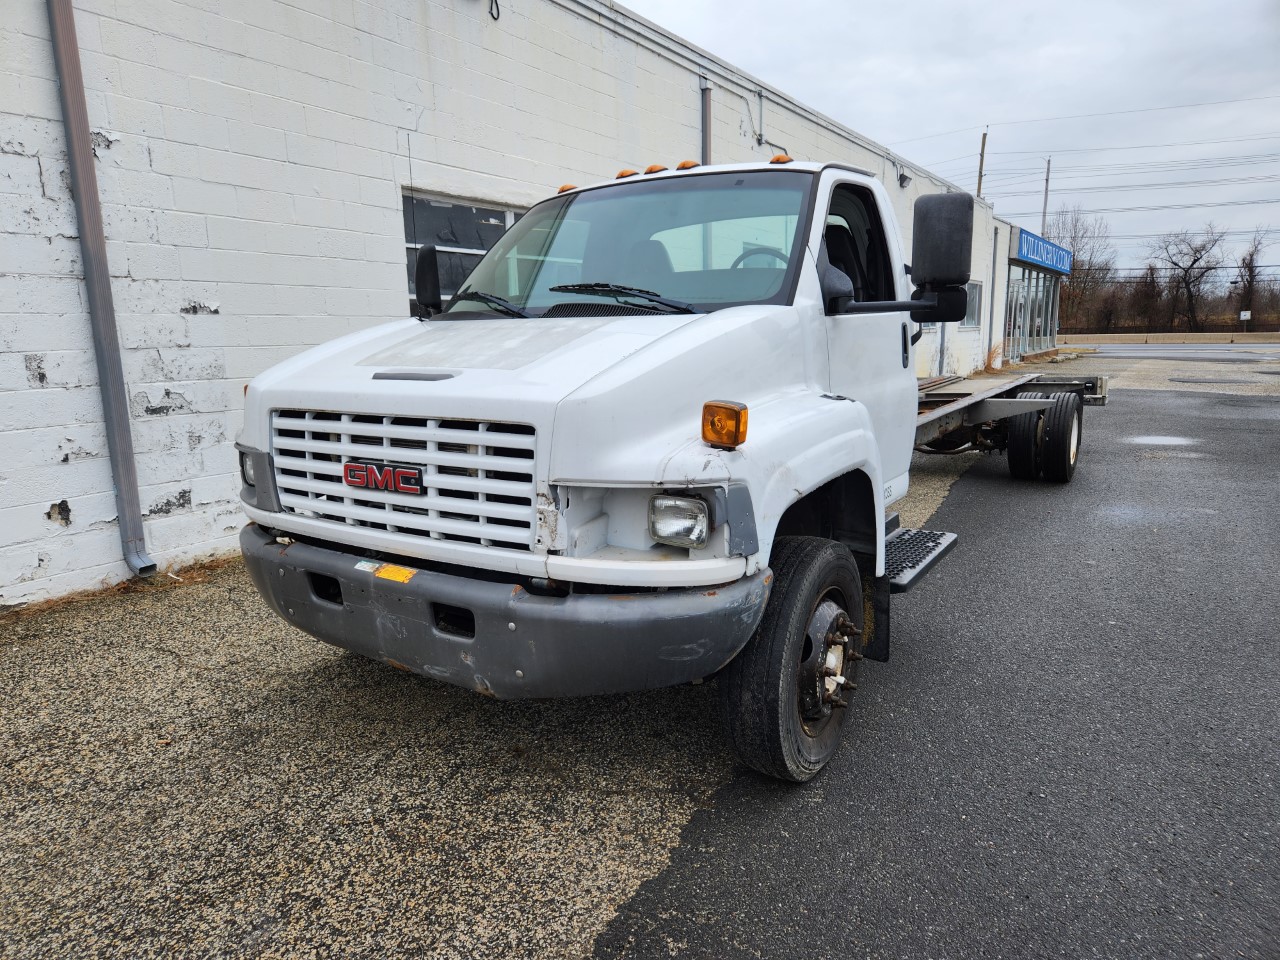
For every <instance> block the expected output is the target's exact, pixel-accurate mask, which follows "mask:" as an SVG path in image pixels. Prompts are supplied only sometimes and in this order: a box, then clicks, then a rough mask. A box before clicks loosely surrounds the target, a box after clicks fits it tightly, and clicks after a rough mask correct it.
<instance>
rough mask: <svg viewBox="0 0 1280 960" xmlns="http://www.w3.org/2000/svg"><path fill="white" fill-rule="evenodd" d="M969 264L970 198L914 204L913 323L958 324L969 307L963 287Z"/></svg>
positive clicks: (941, 196) (950, 196) (942, 197)
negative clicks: (916, 306)
mask: <svg viewBox="0 0 1280 960" xmlns="http://www.w3.org/2000/svg"><path fill="white" fill-rule="evenodd" d="M972 264H973V197H972V196H970V195H969V194H967V193H935V194H931V195H930V196H927V197H921V198H920V199H919V200H917V201H916V209H915V220H914V229H913V230H912V238H911V282H912V283H914V284H915V286H916V290H915V292H914V293H913V294H912V295H911V299H912V300H913V301H920V302H921V303H922V305H923V304H929V306H927V307H924V309H921V310H912V311H911V319H912V320H914V321H916V322H917V323H959V322H960V321H961V320H963V319H964V317H965V313H966V312H967V310H968V307H969V298H968V294H967V293H966V292H965V289H964V285H965V284H966V283H968V282H969V269H970V267H971V266H972Z"/></svg>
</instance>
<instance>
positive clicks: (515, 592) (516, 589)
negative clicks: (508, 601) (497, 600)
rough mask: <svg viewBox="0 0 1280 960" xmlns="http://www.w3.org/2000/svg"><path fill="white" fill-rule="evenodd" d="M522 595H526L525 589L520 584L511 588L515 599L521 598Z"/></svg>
mask: <svg viewBox="0 0 1280 960" xmlns="http://www.w3.org/2000/svg"><path fill="white" fill-rule="evenodd" d="M522 593H524V587H522V586H520V584H518V583H517V584H516V585H515V586H514V587H512V588H511V595H512V596H513V597H516V596H519V595H520V594H522Z"/></svg>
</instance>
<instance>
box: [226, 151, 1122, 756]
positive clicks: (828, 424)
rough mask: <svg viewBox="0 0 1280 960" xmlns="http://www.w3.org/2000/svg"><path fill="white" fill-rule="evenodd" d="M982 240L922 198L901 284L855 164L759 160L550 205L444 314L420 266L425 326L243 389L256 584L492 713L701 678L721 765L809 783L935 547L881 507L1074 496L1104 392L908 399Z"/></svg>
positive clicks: (245, 538) (669, 174)
mask: <svg viewBox="0 0 1280 960" xmlns="http://www.w3.org/2000/svg"><path fill="white" fill-rule="evenodd" d="M972 221H973V200H972V198H971V197H970V196H968V195H967V194H963V193H951V194H938V195H934V196H929V197H924V198H921V199H920V200H919V201H918V202H917V204H916V208H915V219H914V233H913V250H912V256H911V258H910V266H908V258H907V257H906V255H905V251H904V250H903V249H902V248H901V246H900V242H899V233H898V229H897V226H896V224H895V221H894V217H893V213H892V210H891V207H890V204H889V202H888V197H887V196H886V194H885V191H884V188H883V187H882V186H881V184H880V183H879V182H878V181H877V180H876V179H875V178H874V177H873V176H872V175H871V174H869V173H867V172H865V171H862V170H857V169H853V168H851V167H847V166H842V165H839V164H817V163H799V162H792V161H791V160H790V159H789V158H786V157H777V158H775V160H774V161H773V162H771V163H754V164H744V165H733V166H715V167H713V166H699V165H697V164H694V163H690V162H686V163H684V164H681V166H680V168H679V169H677V170H667V169H665V168H660V167H653V168H650V169H649V170H648V171H646V172H645V173H643V174H641V173H636V172H633V171H623V173H622V174H620V175H619V177H618V179H616V180H614V181H610V182H608V183H605V184H602V185H599V186H594V187H589V188H584V189H577V188H570V187H566V188H564V189H562V190H561V192H560V193H559V194H558V195H556V196H554V197H552V198H551V199H548V200H546V201H544V202H542V203H540V204H538V205H536V206H535V207H533V208H532V209H531V210H529V212H528V213H527V214H525V215H524V216H523V217H522V218H520V220H519V221H518V222H517V223H516V224H515V225H514V226H513V227H511V229H510V230H508V231H507V233H506V234H505V235H504V236H503V237H502V238H501V239H500V240H499V241H498V242H497V244H496V245H495V246H494V247H493V248H492V249H491V250H490V251H489V252H488V254H486V255H485V256H484V257H483V259H482V260H480V262H479V263H478V265H476V266H475V268H474V270H472V271H471V272H470V274H469V275H468V276H467V277H466V279H465V282H463V283H462V284H460V285H459V286H458V288H457V289H456V291H453V293H452V296H451V297H449V298H448V302H447V306H445V305H443V304H442V297H441V270H440V266H441V264H442V263H443V262H444V261H445V259H446V257H447V256H448V255H446V254H445V253H442V252H438V251H436V250H435V249H434V248H431V247H428V248H425V249H424V250H423V251H421V253H420V255H419V257H418V261H417V268H416V275H415V281H416V283H415V285H416V296H417V299H418V303H419V304H420V306H421V308H422V309H421V312H422V316H421V317H420V318H411V319H406V320H399V321H395V322H391V323H387V324H385V325H382V326H378V327H374V328H372V329H368V330H365V331H362V332H360V333H356V334H352V335H350V336H347V337H343V338H342V339H339V340H336V341H333V342H331V343H328V344H325V345H322V346H320V347H317V348H314V349H312V350H308V351H307V352H305V353H303V354H301V355H299V356H297V357H295V358H293V359H291V360H289V361H286V362H285V363H282V364H280V365H278V366H276V367H274V368H273V369H271V370H269V371H267V372H266V373H264V374H262V375H261V376H259V377H258V378H257V379H255V380H254V381H253V382H252V383H251V384H250V385H249V388H248V391H247V395H246V409H245V427H244V431H243V433H242V435H241V437H240V439H239V442H238V444H237V448H238V449H239V451H240V463H241V471H242V474H243V482H244V485H243V490H242V499H243V502H244V509H245V512H246V513H247V514H248V516H249V518H250V520H251V521H252V523H250V524H249V525H248V526H246V527H245V529H244V531H243V532H242V534H241V538H240V541H241V547H242V549H243V552H244V556H245V560H246V562H247V564H248V568H249V571H250V573H251V575H252V577H253V580H254V583H255V584H256V585H257V588H258V589H259V590H260V591H261V593H262V595H263V597H265V598H266V600H267V602H268V603H269V604H270V605H271V607H272V608H273V609H274V610H275V611H276V612H277V613H278V614H279V615H280V616H281V617H283V618H285V619H286V620H287V621H288V622H289V623H292V624H294V625H295V626H296V627H298V628H299V629H302V630H304V631H306V632H308V633H310V634H312V635H313V636H315V637H318V638H319V639H321V640H324V641H327V642H329V643H332V644H336V645H338V646H341V647H345V648H347V649H349V650H353V651H356V652H358V653H361V654H364V655H366V656H369V657H372V658H375V659H378V660H381V661H384V662H386V663H389V664H392V665H393V666H397V667H400V668H403V669H408V670H412V671H414V672H417V673H421V674H425V675H426V676H429V677H434V678H436V679H438V680H443V681H445V682H448V683H452V684H457V685H460V686H465V687H469V688H472V689H475V690H477V691H479V692H481V693H483V694H487V695H490V696H495V697H500V698H513V697H562V696H580V695H588V694H605V693H614V692H621V691H631V690H641V689H647V688H653V687H661V686H667V685H671V684H680V683H690V682H700V681H702V680H704V679H707V678H710V677H713V676H714V677H718V678H719V687H720V690H721V692H722V700H723V707H724V714H725V717H726V721H727V727H728V730H729V732H730V737H731V739H732V742H733V744H734V747H735V748H736V750H737V751H738V753H739V754H740V756H741V758H742V759H743V760H744V761H745V762H746V763H747V764H749V765H750V766H752V767H754V768H756V769H757V770H760V771H762V772H764V773H767V774H771V775H773V776H776V777H780V778H783V779H787V780H794V781H803V780H807V779H809V778H810V777H812V776H813V775H814V774H816V773H817V772H818V771H819V770H820V769H822V767H823V766H824V764H826V762H827V761H828V760H829V759H830V757H831V756H832V754H833V753H834V751H835V750H836V748H837V746H838V743H839V737H840V730H841V727H842V725H843V722H844V718H845V714H846V707H847V703H848V697H849V695H850V694H851V692H852V691H853V690H854V689H855V688H856V686H857V678H858V672H859V666H860V662H861V661H862V660H863V659H864V658H866V659H873V660H886V659H888V655H889V597H890V593H891V592H898V591H900V590H904V589H906V588H907V587H908V586H910V585H911V584H912V583H913V582H914V581H915V580H917V579H918V578H919V576H920V575H921V574H922V573H923V572H924V571H926V570H928V569H929V568H930V566H931V565H932V564H933V563H934V562H935V561H936V560H937V559H938V558H939V557H941V556H942V554H944V553H945V552H946V551H947V550H948V549H949V548H950V546H951V545H952V544H953V543H954V540H955V538H954V536H953V535H951V534H944V533H937V532H932V531H910V530H903V529H900V528H898V526H897V522H896V515H894V514H888V513H887V511H886V507H888V506H889V505H890V504H892V503H893V502H894V501H895V500H898V499H899V498H901V497H902V496H903V495H904V494H905V493H906V492H907V486H908V483H909V476H908V469H909V467H910V463H911V456H912V451H913V449H915V448H917V447H919V448H921V449H931V450H936V451H938V452H955V451H957V450H968V449H975V448H976V449H985V450H990V451H1007V453H1008V456H1009V463H1010V469H1011V470H1012V471H1013V473H1014V475H1015V476H1018V477H1022V478H1026V479H1031V478H1034V477H1036V476H1039V475H1041V474H1043V475H1044V476H1045V477H1046V478H1047V479H1050V480H1055V481H1059V482H1062V481H1066V480H1069V479H1070V477H1071V474H1072V472H1073V471H1074V469H1075V466H1076V459H1077V456H1078V452H1079V449H1080V436H1081V422H1082V421H1081V407H1082V403H1085V402H1089V403H1101V402H1105V399H1106V389H1105V387H1106V385H1105V381H1103V380H1101V379H1099V378H1092V379H1085V380H1075V381H1056V382H1053V383H1046V382H1045V378H1037V377H1035V376H1021V377H1010V378H1006V379H1004V380H1003V381H999V382H995V383H994V385H988V386H987V387H983V388H981V389H979V388H976V387H973V386H969V387H967V388H963V389H961V388H957V389H956V390H954V391H953V392H947V391H946V390H945V389H941V388H945V387H946V386H948V382H940V383H939V384H934V385H933V386H934V389H933V390H932V391H925V392H923V393H922V392H921V385H920V384H919V383H918V382H917V380H916V376H915V365H914V361H913V349H914V345H915V342H916V340H917V339H918V336H919V334H918V332H917V329H918V328H917V326H916V324H917V323H918V322H943V323H945V322H953V321H957V320H960V319H962V318H963V316H964V312H965V308H966V295H965V291H964V284H965V283H966V282H967V281H968V279H969V269H970V259H971V258H970V251H971V242H972V233H973V223H972ZM442 307H443V309H442ZM958 379H959V378H951V380H952V381H954V380H958ZM982 386H983V385H981V384H979V387H982ZM1032 387H1036V388H1042V387H1044V388H1048V389H1049V390H1050V391H1051V392H1050V393H1049V394H1048V395H1046V394H1045V393H1044V392H1042V391H1041V390H1038V389H1037V390H1034V391H1032V390H1030V389H1029V388H1032Z"/></svg>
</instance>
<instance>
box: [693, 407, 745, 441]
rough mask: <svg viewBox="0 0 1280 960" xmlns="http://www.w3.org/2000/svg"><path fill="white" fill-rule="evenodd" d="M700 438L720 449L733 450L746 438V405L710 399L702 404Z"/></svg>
mask: <svg viewBox="0 0 1280 960" xmlns="http://www.w3.org/2000/svg"><path fill="white" fill-rule="evenodd" d="M702 439H703V440H705V441H706V442H707V443H709V444H711V446H713V447H719V448H720V449H721V450H733V449H734V448H735V447H737V446H739V445H740V444H742V443H744V442H746V439H747V405H746V404H745V403H734V402H733V401H731V400H710V401H708V402H707V403H704V404H703V405H702Z"/></svg>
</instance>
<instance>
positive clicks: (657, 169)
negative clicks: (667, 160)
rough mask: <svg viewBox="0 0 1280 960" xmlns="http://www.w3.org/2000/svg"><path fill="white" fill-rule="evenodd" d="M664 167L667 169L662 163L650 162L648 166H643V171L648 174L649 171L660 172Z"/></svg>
mask: <svg viewBox="0 0 1280 960" xmlns="http://www.w3.org/2000/svg"><path fill="white" fill-rule="evenodd" d="M665 169H667V168H666V167H664V166H663V165H662V164H660V163H655V164H651V165H650V166H647V167H645V168H644V172H645V173H646V174H650V173H661V172H662V171H663V170H665Z"/></svg>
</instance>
